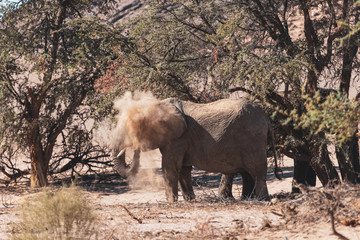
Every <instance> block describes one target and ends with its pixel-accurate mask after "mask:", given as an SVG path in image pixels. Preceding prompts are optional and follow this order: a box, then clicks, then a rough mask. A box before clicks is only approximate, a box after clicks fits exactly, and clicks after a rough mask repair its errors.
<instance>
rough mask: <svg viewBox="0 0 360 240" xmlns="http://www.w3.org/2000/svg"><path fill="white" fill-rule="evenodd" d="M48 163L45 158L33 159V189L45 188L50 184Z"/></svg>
mask: <svg viewBox="0 0 360 240" xmlns="http://www.w3.org/2000/svg"><path fill="white" fill-rule="evenodd" d="M47 173H48V161H46V160H45V159H44V158H35V157H31V177H30V186H31V187H45V186H46V185H47V184H48V179H47Z"/></svg>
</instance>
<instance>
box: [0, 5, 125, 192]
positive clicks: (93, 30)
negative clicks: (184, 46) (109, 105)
mask: <svg viewBox="0 0 360 240" xmlns="http://www.w3.org/2000/svg"><path fill="white" fill-rule="evenodd" d="M109 4H111V2H110V1H92V0H82V1H69V0H56V1H48V0H29V1H19V2H18V3H13V4H10V5H8V6H7V7H6V8H5V7H3V8H2V9H1V11H2V12H1V15H2V18H1V21H0V36H1V38H0V63H1V64H0V85H1V88H0V118H1V121H0V129H1V130H0V132H1V135H0V138H1V145H0V147H1V152H0V153H1V157H2V160H3V161H4V159H5V158H7V159H11V160H14V158H15V157H18V154H19V153H25V156H26V157H28V158H30V160H31V161H30V162H31V170H30V171H31V179H30V184H31V186H45V185H46V184H47V183H48V179H47V174H48V168H49V163H50V159H51V157H52V156H53V152H54V147H56V146H57V145H59V144H57V141H58V140H59V139H61V137H60V136H61V135H63V136H71V135H74V131H76V130H79V127H74V126H78V125H79V124H80V123H81V121H86V119H87V118H88V117H89V116H90V114H91V110H90V108H89V107H86V106H85V104H86V103H87V99H91V96H92V94H93V93H94V83H95V81H96V79H98V78H99V77H100V76H101V75H102V70H101V69H102V68H103V67H104V66H106V62H107V58H108V56H109V52H110V51H111V49H112V45H111V43H112V42H113V40H114V39H115V38H118V36H120V35H118V33H115V32H114V30H113V28H112V26H111V25H109V24H108V23H106V21H105V20H104V19H99V18H97V16H98V15H99V13H102V11H103V10H104V11H105V10H106V9H107V8H106V7H107V6H108V5H109ZM80 120H81V121H80ZM80 130H81V129H80ZM78 133H81V131H78ZM84 136H85V134H84ZM74 139H75V140H74V141H75V142H76V141H82V140H83V138H82V137H79V138H74ZM76 139H78V140H76ZM63 143H68V144H73V143H74V142H69V138H66V137H64V138H63ZM80 144H81V143H80ZM65 145H66V144H65ZM65 145H63V146H65ZM63 146H62V149H59V150H58V151H61V150H64V147H63ZM67 147H68V148H69V147H70V148H71V145H70V146H67ZM74 148H75V145H74ZM75 152H76V151H75ZM57 154H60V152H57ZM1 168H2V170H3V169H4V166H1ZM52 171H53V169H52ZM18 174H21V173H20V172H19V173H18Z"/></svg>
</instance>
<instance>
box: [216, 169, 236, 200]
mask: <svg viewBox="0 0 360 240" xmlns="http://www.w3.org/2000/svg"><path fill="white" fill-rule="evenodd" d="M233 180H234V175H225V174H223V175H222V176H221V181H220V186H219V191H218V196H219V197H220V198H222V199H228V200H234V199H235V198H234V196H233V194H232V184H233Z"/></svg>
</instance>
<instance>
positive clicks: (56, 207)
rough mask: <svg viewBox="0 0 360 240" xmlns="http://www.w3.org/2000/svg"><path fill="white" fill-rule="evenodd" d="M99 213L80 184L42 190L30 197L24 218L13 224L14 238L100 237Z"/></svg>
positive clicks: (23, 211) (25, 207)
mask: <svg viewBox="0 0 360 240" xmlns="http://www.w3.org/2000/svg"><path fill="white" fill-rule="evenodd" d="M97 235H98V234H97V229H96V217H95V215H94V214H93V212H92V209H91V207H90V206H89V205H88V204H87V202H86V200H85V198H84V196H83V194H82V191H80V190H79V189H78V188H76V187H69V188H65V187H64V188H62V189H61V190H59V191H56V192H49V191H47V192H42V193H39V194H37V195H36V196H34V197H31V198H29V199H27V200H26V201H25V202H24V203H23V205H22V209H21V214H20V222H18V223H15V224H14V226H13V231H12V236H11V238H12V239H14V240H25V239H26V240H32V239H34V240H38V239H41V240H46V239H49V240H50V239H51V240H53V239H59V240H60V239H61V240H62V239H67V240H70V239H97V238H98V236H97Z"/></svg>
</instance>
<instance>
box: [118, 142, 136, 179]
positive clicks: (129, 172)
mask: <svg viewBox="0 0 360 240" xmlns="http://www.w3.org/2000/svg"><path fill="white" fill-rule="evenodd" d="M125 152H126V151H125V149H124V150H122V151H120V153H119V154H117V155H116V157H115V158H114V160H113V161H114V169H115V171H116V172H117V173H118V174H119V175H120V176H121V177H123V178H128V177H131V176H135V174H136V173H137V172H138V171H139V166H140V150H139V149H136V150H135V151H134V156H133V159H132V163H131V164H130V165H126V162H125Z"/></svg>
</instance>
